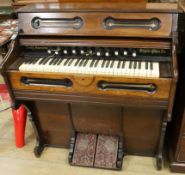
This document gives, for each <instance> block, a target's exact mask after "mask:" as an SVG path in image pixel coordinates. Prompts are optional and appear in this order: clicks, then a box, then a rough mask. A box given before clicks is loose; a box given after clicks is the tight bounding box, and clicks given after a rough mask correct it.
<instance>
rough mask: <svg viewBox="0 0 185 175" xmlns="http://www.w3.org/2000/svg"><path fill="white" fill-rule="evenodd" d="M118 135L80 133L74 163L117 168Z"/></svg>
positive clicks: (77, 138)
mask: <svg viewBox="0 0 185 175" xmlns="http://www.w3.org/2000/svg"><path fill="white" fill-rule="evenodd" d="M118 141H119V138H118V137H113V136H106V135H96V134H84V133H78V134H77V137H76V143H75V148H74V153H73V159H72V165H78V166H88V167H98V168H108V169H116V162H117V152H118Z"/></svg>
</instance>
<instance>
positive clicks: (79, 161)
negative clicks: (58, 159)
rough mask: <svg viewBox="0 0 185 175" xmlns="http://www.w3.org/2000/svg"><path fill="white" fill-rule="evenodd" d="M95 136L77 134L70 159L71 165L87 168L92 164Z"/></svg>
mask: <svg viewBox="0 0 185 175" xmlns="http://www.w3.org/2000/svg"><path fill="white" fill-rule="evenodd" d="M96 137H97V136H96V135H95V134H82V133H78V134H77V137H76V143H75V147H74V153H73V158H72V164H73V165H80V166H89V167H92V166H93V164H94V155H95V151H96Z"/></svg>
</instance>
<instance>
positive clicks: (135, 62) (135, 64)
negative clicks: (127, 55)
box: [134, 61, 137, 69]
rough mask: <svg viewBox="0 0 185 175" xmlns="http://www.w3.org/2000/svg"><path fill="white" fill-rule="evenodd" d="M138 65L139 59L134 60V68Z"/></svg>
mask: <svg viewBox="0 0 185 175" xmlns="http://www.w3.org/2000/svg"><path fill="white" fill-rule="evenodd" d="M136 67H137V61H134V69H136Z"/></svg>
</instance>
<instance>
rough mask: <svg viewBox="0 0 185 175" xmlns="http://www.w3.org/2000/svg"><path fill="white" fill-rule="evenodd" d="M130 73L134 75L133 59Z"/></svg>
mask: <svg viewBox="0 0 185 175" xmlns="http://www.w3.org/2000/svg"><path fill="white" fill-rule="evenodd" d="M129 75H130V76H134V61H131V68H130V72H129Z"/></svg>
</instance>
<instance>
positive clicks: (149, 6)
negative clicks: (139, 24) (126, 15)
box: [17, 2, 182, 13]
mask: <svg viewBox="0 0 185 175" xmlns="http://www.w3.org/2000/svg"><path fill="white" fill-rule="evenodd" d="M51 10H55V12H67V11H70V12H77V11H78V12H82V11H83V12H84V11H85V12H93V11H96V12H112V11H114V12H115V11H116V12H167V13H168V12H181V11H182V9H181V8H180V7H179V5H178V3H145V2H144V3H143V2H141V3H134V2H129V3H128V2H127V3H126V2H117V3H113V2H107V3H102V2H99V3H92V2H90V3H80V2H75V3H67V2H64V3H37V4H30V5H28V6H25V7H22V8H20V9H18V10H17V12H18V13H20V12H39V13H40V12H51Z"/></svg>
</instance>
